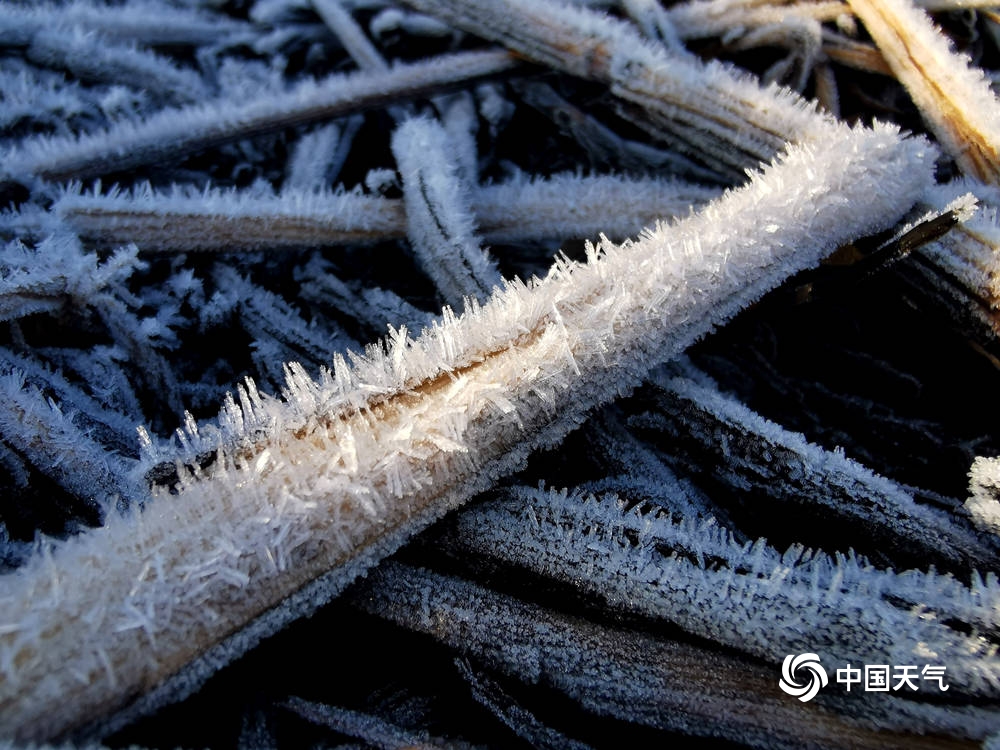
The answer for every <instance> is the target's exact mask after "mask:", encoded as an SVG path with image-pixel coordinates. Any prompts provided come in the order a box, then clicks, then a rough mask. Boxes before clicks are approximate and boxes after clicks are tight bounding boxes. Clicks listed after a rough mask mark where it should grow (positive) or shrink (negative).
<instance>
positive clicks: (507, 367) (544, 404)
mask: <svg viewBox="0 0 1000 750" xmlns="http://www.w3.org/2000/svg"><path fill="white" fill-rule="evenodd" d="M830 136H831V137H829V138H827V139H826V140H825V141H824V142H823V143H822V144H818V145H817V146H809V145H792V146H789V147H788V150H787V152H786V153H785V154H784V155H782V156H781V157H780V158H779V159H778V160H776V161H775V163H773V164H772V165H770V166H768V167H766V168H765V169H763V170H762V171H761V172H758V173H753V174H752V176H751V178H750V180H749V182H748V183H747V184H746V185H745V186H743V187H741V188H738V189H734V190H731V191H729V192H727V193H725V194H724V195H723V196H722V197H721V198H719V199H718V200H716V201H714V202H713V203H711V204H709V205H708V206H707V207H705V208H704V209H703V210H702V211H701V212H700V213H698V214H695V215H693V216H691V217H690V218H688V219H686V220H684V221H682V222H678V223H676V224H673V225H669V226H667V225H662V226H660V227H658V228H657V229H655V230H653V231H649V232H647V233H645V234H644V235H643V236H642V237H641V238H640V239H639V240H637V241H635V242H627V243H625V244H623V245H615V244H612V243H610V242H602V243H601V244H600V246H599V247H593V246H591V247H589V249H588V252H587V255H588V260H587V262H586V263H582V264H581V263H574V262H570V261H568V260H561V261H559V262H558V263H556V264H555V266H554V267H553V269H552V270H551V272H550V273H549V274H548V275H547V276H546V277H545V278H544V279H542V280H540V281H534V282H532V283H531V284H529V285H525V284H522V283H520V282H516V281H514V282H507V283H505V287H504V288H503V289H502V290H498V291H497V292H495V293H494V295H493V296H492V298H491V299H490V300H489V301H488V302H487V303H485V304H484V305H482V306H479V305H478V304H472V306H471V307H470V308H469V309H467V310H466V312H465V313H464V314H463V315H462V316H461V317H455V316H454V315H453V314H452V313H451V312H450V311H448V310H446V311H445V313H444V314H443V317H442V319H441V321H440V322H439V323H437V324H435V325H434V326H433V327H431V328H429V329H425V331H424V332H423V333H422V335H421V336H420V337H419V338H417V339H415V340H414V339H410V338H409V337H408V336H407V335H406V333H405V331H398V332H393V333H392V334H391V335H390V336H389V337H388V339H387V340H386V341H385V342H384V343H383V344H382V345H381V346H376V347H371V348H369V349H368V351H367V355H366V356H365V357H354V358H353V360H354V361H353V364H352V365H351V366H348V365H347V364H346V363H345V362H344V360H343V359H342V358H339V357H338V358H336V359H335V360H334V369H333V372H332V373H326V374H324V375H322V376H321V377H320V378H319V380H318V381H314V380H311V379H309V378H308V377H306V376H305V375H304V374H303V373H301V372H300V371H297V370H292V371H290V375H289V379H288V385H287V387H286V390H285V394H284V396H285V398H284V400H283V401H279V400H276V399H271V398H267V397H264V396H261V395H259V394H258V393H257V392H256V390H255V389H253V388H251V387H246V388H241V389H240V392H239V394H238V397H239V401H240V403H239V405H237V404H236V403H235V401H234V400H230V403H229V405H228V407H227V408H226V409H225V410H224V411H223V413H222V414H221V415H220V424H219V428H218V432H217V434H216V435H208V434H205V435H203V436H202V437H201V438H199V437H198V436H197V435H196V434H191V435H190V436H189V442H191V443H192V446H191V450H192V451H193V452H194V455H192V456H191V460H192V462H194V460H195V459H196V457H197V454H198V453H199V452H201V451H204V450H205V449H206V448H207V449H213V448H215V447H216V446H218V445H220V444H225V445H227V446H229V447H228V448H227V449H225V450H221V451H220V455H218V456H217V457H216V458H215V460H214V462H212V463H211V465H208V466H206V467H205V468H204V469H203V470H201V471H196V472H195V473H194V474H189V472H188V471H187V470H184V469H182V470H180V471H179V474H180V476H179V477H178V480H177V482H176V485H175V487H174V491H175V492H176V494H175V495H172V496H168V495H167V493H166V491H165V490H161V491H160V494H162V496H161V497H159V498H158V499H157V500H156V501H154V502H152V503H150V504H149V505H148V506H147V508H146V510H145V511H144V512H143V513H141V514H137V515H136V516H135V517H132V518H129V519H120V518H114V519H109V521H108V523H107V525H106V526H104V527H102V528H99V529H95V530H93V531H91V532H88V533H87V534H84V535H81V536H78V537H75V538H73V539H69V540H67V541H66V542H64V543H61V544H59V545H58V546H57V547H56V548H55V549H53V550H52V553H51V555H45V556H39V557H37V558H36V559H34V560H33V561H29V562H28V563H27V564H25V566H23V567H22V568H21V569H19V570H18V571H17V572H15V573H13V574H11V575H9V576H5V577H4V578H3V579H2V581H0V612H3V613H4V622H3V627H2V628H0V665H2V667H3V672H2V675H3V679H2V682H0V726H2V727H3V730H4V732H5V733H6V734H8V735H13V736H14V737H16V738H20V739H41V738H43V737H47V736H52V735H58V734H60V733H63V732H66V731H68V730H70V729H73V728H75V727H79V726H80V725H81V724H82V723H84V722H86V721H88V720H90V719H92V718H93V717H107V716H109V715H110V714H112V713H113V712H115V711H118V710H119V709H122V708H123V707H125V705H126V704H128V703H130V702H131V701H132V700H133V699H136V697H137V696H142V697H140V698H138V701H137V702H136V703H135V704H133V705H132V706H131V708H130V710H129V711H125V712H124V713H123V714H121V715H119V720H121V719H122V718H123V717H128V716H130V715H132V716H134V715H135V713H136V712H140V711H144V710H149V709H151V708H152V707H154V706H155V705H158V704H159V703H162V702H164V701H166V700H169V699H173V698H177V697H179V696H183V695H184V694H186V693H188V692H190V691H191V690H193V689H194V688H195V687H196V686H197V685H199V684H200V682H201V681H202V680H203V679H204V678H205V677H206V676H207V675H209V674H211V673H212V672H214V671H215V670H217V669H218V668H219V667H220V665H222V664H224V663H226V662H228V661H229V660H231V659H233V658H234V657H235V656H236V655H238V654H241V653H243V652H244V651H245V650H246V649H248V648H250V647H251V646H252V645H253V644H254V643H256V641H257V640H258V639H259V638H260V637H262V636H263V635H265V634H267V633H271V632H273V631H274V630H276V629H277V628H279V627H281V626H282V625H283V624H285V623H287V622H289V621H290V620H292V619H293V618H295V617H298V616H301V615H303V614H304V613H307V612H310V611H312V610H313V609H314V608H315V607H316V606H318V605H319V604H320V603H322V602H324V601H326V600H328V599H329V598H330V597H332V596H334V595H336V594H337V593H338V592H339V591H340V590H341V588H342V587H343V586H344V585H346V583H348V582H349V581H351V580H352V579H353V578H354V577H356V576H357V575H358V573H360V572H361V571H363V570H365V569H367V568H369V567H371V566H372V565H373V564H374V563H375V562H376V561H378V560H379V559H381V558H382V557H384V556H385V555H386V554H388V553H389V552H391V551H392V550H394V549H396V548H397V547H398V546H399V545H400V544H402V542H403V541H404V540H406V539H407V538H409V537H410V536H412V535H413V534H414V533H416V532H417V531H418V530H420V529H422V528H424V527H426V526H427V525H428V524H429V523H431V522H432V521H434V520H436V519H437V518H440V517H441V516H442V515H443V514H444V513H446V512H447V511H449V510H451V509H453V508H454V507H456V506H458V505H460V504H461V503H463V502H464V501H465V500H467V499H468V498H469V497H471V496H472V495H473V494H475V493H476V492H478V491H481V490H482V489H484V488H486V487H488V486H489V485H490V484H492V483H493V482H494V481H495V479H496V478H497V477H499V476H501V475H505V474H509V473H511V472H512V471H514V470H515V469H517V468H518V467H519V466H521V465H523V462H524V461H525V460H526V458H527V456H528V455H529V454H530V453H531V452H532V451H533V450H535V449H537V448H539V447H542V446H548V445H552V444H554V443H555V442H556V441H558V440H560V439H561V438H563V437H564V436H565V435H566V434H567V433H568V432H569V431H570V430H571V429H573V428H574V427H575V426H576V425H578V424H580V423H581V422H582V421H583V419H584V418H585V416H586V414H587V412H588V411H589V410H590V409H592V408H593V407H595V406H597V405H599V404H603V403H606V402H608V401H610V400H611V399H613V398H614V397H616V396H618V395H620V394H622V393H624V392H626V391H627V390H628V389H630V388H632V387H634V386H635V385H637V384H638V383H639V381H640V379H641V378H642V377H644V376H645V375H646V374H647V373H648V372H649V370H650V368H651V367H652V366H653V365H654V364H656V363H658V362H661V361H663V360H665V359H669V358H671V357H673V356H676V355H677V354H679V353H680V351H681V350H683V349H684V348H685V347H687V346H688V345H690V344H691V343H692V342H693V341H694V340H695V339H697V338H698V337H700V336H702V335H704V334H705V333H707V332H708V331H710V330H712V328H713V327H715V326H717V325H719V324H721V323H722V322H724V321H726V320H728V319H729V318H731V317H732V316H733V315H735V314H736V313H737V312H738V311H739V310H740V309H742V308H743V307H745V306H746V305H747V304H749V303H751V302H753V301H754V300H756V299H758V298H759V297H760V296H761V295H762V294H764V293H765V292H766V291H767V290H769V289H771V288H773V287H774V286H775V285H776V284H778V283H780V282H781V281H782V280H783V279H785V278H787V277H788V276H789V275H790V274H793V273H795V272H796V271H799V270H801V269H803V268H805V267H808V266H811V265H814V264H815V263H817V262H818V261H819V259H821V258H823V257H825V256H826V255H828V254H829V253H830V252H831V251H832V250H833V249H835V248H836V247H837V246H839V245H840V244H842V243H844V242H847V241H849V240H851V239H853V238H856V237H859V236H861V235H865V234H868V233H871V232H874V231H878V230H881V229H884V228H886V227H887V226H890V225H892V224H893V223H895V222H896V221H898V220H899V219H900V218H901V216H902V215H903V214H904V213H905V212H906V211H907V210H908V209H909V208H910V207H911V206H912V205H913V203H914V202H915V201H916V200H917V199H918V198H919V197H920V195H921V194H922V192H923V191H924V190H925V189H926V188H927V185H928V183H929V182H930V181H931V165H932V162H933V158H934V150H933V149H932V148H931V147H930V146H929V145H928V144H927V143H926V142H925V141H923V140H921V139H902V138H900V136H899V134H898V132H897V131H895V130H894V129H891V128H887V127H883V126H879V127H877V128H876V129H874V130H867V129H859V130H853V129H849V128H847V127H837V128H831V129H830ZM150 449H151V450H152V451H153V453H154V455H153V456H152V457H151V458H152V460H154V461H155V460H158V459H159V457H158V456H157V455H156V450H155V448H153V447H152V446H150ZM175 455H176V454H175V453H173V452H168V453H167V454H166V456H164V458H166V459H167V460H170V461H173V460H174V457H175Z"/></svg>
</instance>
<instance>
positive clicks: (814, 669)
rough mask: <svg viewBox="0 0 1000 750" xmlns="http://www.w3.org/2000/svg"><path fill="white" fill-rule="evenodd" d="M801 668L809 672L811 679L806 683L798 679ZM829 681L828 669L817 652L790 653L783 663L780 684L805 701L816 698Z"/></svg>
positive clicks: (783, 688) (788, 691)
mask: <svg viewBox="0 0 1000 750" xmlns="http://www.w3.org/2000/svg"><path fill="white" fill-rule="evenodd" d="M800 669H801V670H803V671H806V672H808V673H809V675H808V677H809V679H808V681H807V682H805V683H800V682H798V680H796V677H798V676H799V675H798V674H797V673H798V672H799V670H800ZM829 681H830V680H829V678H828V677H827V676H826V670H825V669H823V665H822V664H820V663H819V657H818V656H817V655H816V654H799V655H798V656H795V655H794V654H789V655H788V656H786V657H785V661H784V663H783V664H782V665H781V680H780V681H779V682H778V685H779V687H780V688H781V689H782V690H784V691H785V692H786V693H788V694H789V695H794V696H795V697H796V698H798V699H799V700H800V701H802V702H803V703H807V702H808V701H811V700H812V699H813V698H815V697H816V693H818V692H819V689H820V688H823V687H826V685H827V683H828V682H829Z"/></svg>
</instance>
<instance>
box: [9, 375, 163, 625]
mask: <svg viewBox="0 0 1000 750" xmlns="http://www.w3.org/2000/svg"><path fill="white" fill-rule="evenodd" d="M88 432H89V431H87V430H84V429H81V427H80V426H79V425H77V424H75V415H74V414H73V413H68V414H67V413H64V412H63V410H62V409H61V408H60V407H59V405H57V404H56V403H55V402H54V401H52V400H50V399H46V398H45V396H44V395H43V394H42V392H41V391H40V390H38V388H37V387H35V386H33V385H26V384H25V379H24V373H23V372H21V371H20V370H17V369H15V368H10V369H8V368H6V367H3V368H0V437H2V439H3V440H5V441H6V442H7V443H8V444H9V445H10V446H12V447H14V448H16V449H17V450H18V452H19V453H20V454H21V455H23V456H24V457H25V458H26V459H27V460H28V461H30V462H31V463H32V464H33V465H34V466H35V467H36V468H37V469H38V470H39V471H42V472H44V473H45V474H47V475H48V476H50V477H51V478H52V479H54V480H55V482H56V483H57V484H58V485H59V486H61V487H62V488H63V489H65V490H66V491H67V492H69V493H70V494H72V495H74V496H76V497H78V498H80V499H81V500H83V501H85V502H87V503H89V504H91V505H92V506H93V507H96V508H99V509H101V510H106V509H107V508H109V507H111V508H113V507H114V506H115V505H116V504H121V506H122V507H126V506H128V505H133V504H135V503H137V502H140V501H142V500H144V499H145V498H146V491H145V489H144V488H143V489H140V488H139V487H138V486H136V482H135V481H134V475H133V472H134V470H135V463H136V462H135V459H127V458H123V457H121V456H117V455H115V454H113V453H109V452H108V451H107V450H106V449H105V448H104V446H102V445H101V444H100V443H98V442H97V441H95V440H94V439H93V438H92V437H91V436H90V435H89V434H88ZM2 628H3V625H0V629H2Z"/></svg>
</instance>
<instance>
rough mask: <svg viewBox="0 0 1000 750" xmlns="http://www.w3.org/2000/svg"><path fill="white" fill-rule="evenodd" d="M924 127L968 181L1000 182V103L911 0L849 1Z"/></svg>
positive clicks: (979, 72)
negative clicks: (909, 99)
mask: <svg viewBox="0 0 1000 750" xmlns="http://www.w3.org/2000/svg"><path fill="white" fill-rule="evenodd" d="M848 3H849V5H850V6H851V10H853V11H854V12H855V13H856V14H857V15H858V18H860V19H861V21H862V22H863V23H864V25H865V28H866V29H867V30H868V33H869V34H871V36H872V38H873V39H874V40H875V43H876V44H878V47H879V50H881V52H882V54H883V55H884V57H885V59H886V62H888V63H889V67H890V68H891V69H892V72H893V73H894V74H895V76H896V78H898V79H899V80H900V82H901V83H902V84H903V85H904V86H906V89H907V91H909V92H910V96H911V97H913V101H914V103H915V104H916V105H917V107H918V108H919V109H920V113H921V114H922V115H923V117H924V121H925V122H926V123H927V127H928V128H930V130H931V132H933V133H934V135H935V136H936V137H937V139H938V140H939V141H940V142H941V145H942V147H943V148H944V150H945V151H946V152H947V153H948V155H949V156H951V157H952V158H953V159H955V161H956V162H958V165H959V167H961V169H962V171H963V172H965V173H966V174H967V175H969V176H970V177H975V178H977V179H979V180H982V181H983V182H989V183H993V184H998V183H1000V101H998V100H997V97H996V94H994V93H993V90H992V89H991V88H990V85H989V81H988V80H987V79H986V76H985V75H984V74H983V72H982V71H981V70H979V69H978V68H974V67H972V66H971V64H970V62H969V60H968V58H967V57H964V56H960V55H957V54H956V53H955V52H953V51H952V50H951V48H950V46H949V41H948V39H947V38H945V36H944V35H943V34H941V32H940V31H939V30H938V29H937V28H936V27H935V26H934V24H933V23H932V22H931V20H930V18H928V16H927V14H926V13H924V12H923V11H921V10H919V9H918V8H916V7H915V6H914V5H913V3H912V2H911V0H848Z"/></svg>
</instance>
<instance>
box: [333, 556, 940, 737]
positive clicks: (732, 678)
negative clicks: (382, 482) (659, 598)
mask: <svg viewBox="0 0 1000 750" xmlns="http://www.w3.org/2000/svg"><path fill="white" fill-rule="evenodd" d="M352 602H353V603H354V604H355V606H357V607H358V608H360V609H362V610H365V611H367V612H370V613H372V614H376V615H378V616H379V617H382V618H384V619H387V620H389V621H391V622H395V623H397V624H399V625H402V626H403V627H406V628H409V629H411V630H415V631H417V632H422V633H427V634H428V635H430V636H432V637H434V638H436V639H438V640H439V641H442V642H444V643H446V644H447V645H449V646H451V647H452V648H455V649H458V650H459V651H462V652H464V653H466V654H469V655H471V656H475V657H476V658H477V659H479V660H481V661H483V662H485V663H486V664H488V665H489V666H490V667H492V668H495V669H498V670H500V671H502V672H505V673H506V674H508V675H511V676H513V677H516V678H517V679H520V680H522V681H524V682H527V683H530V684H544V685H545V686H546V687H550V688H554V689H556V690H558V691H560V692H562V693H564V694H566V695H568V696H569V697H571V698H572V699H574V700H575V701H577V702H579V703H580V704H581V705H582V706H583V707H584V708H586V709H587V710H589V711H592V712H594V713H597V714H601V715H605V716H614V717H617V718H620V719H624V720H625V721H630V722H635V723H638V724H645V725H647V726H652V727H656V728H659V729H667V730H672V731H680V732H684V733H686V734H693V735H697V736H701V737H706V736H708V737H718V738H725V739H730V740H732V741H734V742H739V743H745V744H749V745H752V746H757V747H772V748H802V747H845V746H847V747H857V748H863V747H868V748H880V749H881V748H890V747H891V748H900V750H902V749H903V748H907V749H908V750H909V749H912V748H917V747H927V748H930V747H946V746H947V744H948V742H949V741H950V740H947V739H945V738H934V737H920V736H919V735H916V734H901V733H896V732H893V731H892V730H888V731H877V730H873V729H871V728H869V727H866V726H864V725H861V724H858V723H856V722H854V721H850V720H846V719H844V718H843V717H841V716H838V715H837V714H836V713H833V712H831V711H828V710H825V709H824V708H823V707H821V706H820V705H819V702H818V701H814V702H812V703H809V704H802V703H799V702H798V701H795V700H789V699H788V696H786V695H784V694H782V693H780V692H779V691H778V689H777V687H776V686H775V683H776V681H777V678H776V675H777V674H779V672H778V671H776V670H773V669H767V668H764V667H762V666H761V665H760V664H757V663H754V662H751V661H749V660H744V659H740V658H738V657H736V656H732V655H729V654H721V653H719V652H718V651H717V650H709V649H707V648H704V647H700V646H696V645H691V644H687V643H681V642H678V641H672V640H668V639H666V638H660V637H654V636H651V635H647V634H644V633H640V632H636V631H631V630H627V629H625V628H621V627H610V626H603V625H598V624H596V623H592V622H589V621H586V620H582V619H578V618H574V617H571V616H569V615H564V614H561V613H558V612H553V611H551V610H547V609H545V608H543V607H540V606H538V605H537V604H530V603H527V602H523V601H520V600H518V599H515V598H513V597H511V596H508V595H505V594H499V593H496V592H494V591H491V590H489V589H486V588H484V587H482V586H479V585H477V584H475V583H472V582H470V581H467V580H463V579H461V578H455V577H451V576H445V575H441V574H439V573H435V572H433V571H429V570H420V569H416V568H412V567H408V566H405V565H401V564H399V563H395V562H392V561H388V562H386V563H383V564H382V565H380V566H379V567H378V569H377V570H375V571H373V572H372V573H371V574H370V575H369V578H368V580H367V581H365V583H364V584H363V585H362V586H360V587H359V590H358V591H357V592H356V593H355V595H354V596H353V598H352ZM896 731H897V732H899V731H900V730H898V729H897V730H896ZM902 731H907V730H905V729H903V730H902Z"/></svg>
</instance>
